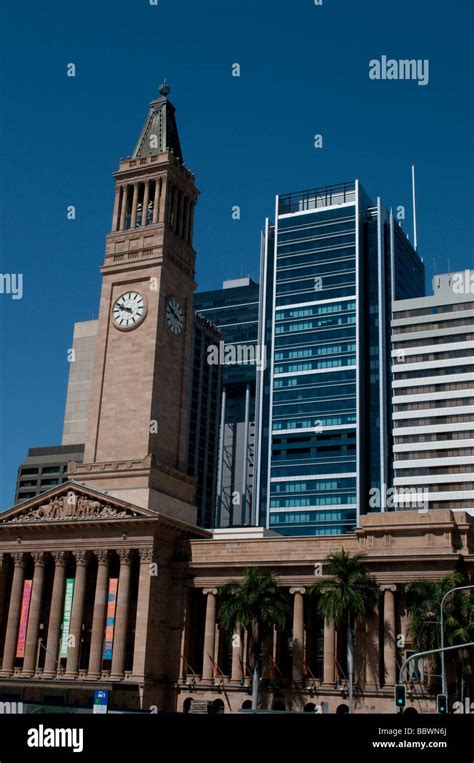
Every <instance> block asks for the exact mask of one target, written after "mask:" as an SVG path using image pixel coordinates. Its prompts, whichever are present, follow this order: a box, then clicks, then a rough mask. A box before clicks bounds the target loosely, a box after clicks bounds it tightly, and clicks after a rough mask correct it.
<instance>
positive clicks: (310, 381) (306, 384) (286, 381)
mask: <svg viewBox="0 0 474 763" xmlns="http://www.w3.org/2000/svg"><path fill="white" fill-rule="evenodd" d="M355 377H356V372H355V369H350V370H349V369H348V370H346V371H332V372H330V373H327V374H324V373H322V374H305V375H304V376H286V377H284V378H283V379H275V380H274V382H273V389H288V388H294V387H297V388H298V389H309V388H310V387H312V388H315V389H318V388H321V387H331V386H334V385H336V384H338V383H341V382H349V381H354V382H355Z"/></svg>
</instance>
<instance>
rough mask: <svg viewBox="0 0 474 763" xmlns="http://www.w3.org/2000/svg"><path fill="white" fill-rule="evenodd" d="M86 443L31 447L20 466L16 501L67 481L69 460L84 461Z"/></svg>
mask: <svg viewBox="0 0 474 763" xmlns="http://www.w3.org/2000/svg"><path fill="white" fill-rule="evenodd" d="M83 453H84V445H54V446H51V447H49V448H30V449H29V450H28V456H27V457H26V458H25V460H24V461H23V462H22V463H21V464H20V466H19V467H18V476H17V481H16V489H15V503H18V502H19V501H24V500H26V499H27V498H34V497H35V496H37V495H40V493H44V491H45V490H49V489H50V488H51V487H54V486H56V485H61V484H62V483H63V482H66V481H67V467H68V461H82V456H83Z"/></svg>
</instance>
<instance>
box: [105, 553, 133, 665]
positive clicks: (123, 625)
mask: <svg viewBox="0 0 474 763" xmlns="http://www.w3.org/2000/svg"><path fill="white" fill-rule="evenodd" d="M117 553H118V555H119V559H120V574H119V583H118V594H117V609H116V612H115V628H114V643H113V647H112V668H111V671H110V677H111V678H117V679H120V678H123V671H124V664H125V648H126V646H127V626H128V609H129V604H130V572H131V563H132V552H131V551H130V549H122V550H120V551H118V552H117Z"/></svg>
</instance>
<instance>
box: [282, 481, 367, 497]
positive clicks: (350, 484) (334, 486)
mask: <svg viewBox="0 0 474 763" xmlns="http://www.w3.org/2000/svg"><path fill="white" fill-rule="evenodd" d="M354 487H355V479H354V478H353V477H346V478H344V479H339V480H310V481H309V482H308V481H305V482H272V483H271V493H272V495H273V494H275V493H308V492H313V491H317V492H319V491H324V492H326V491H328V490H348V489H350V488H354Z"/></svg>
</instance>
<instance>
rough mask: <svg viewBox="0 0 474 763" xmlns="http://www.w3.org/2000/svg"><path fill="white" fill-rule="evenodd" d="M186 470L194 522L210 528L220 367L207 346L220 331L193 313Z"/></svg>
mask: <svg viewBox="0 0 474 763" xmlns="http://www.w3.org/2000/svg"><path fill="white" fill-rule="evenodd" d="M193 329H194V330H193V348H192V353H193V359H192V387H191V410H190V416H189V449H188V472H189V474H190V475H192V476H193V477H195V478H196V480H197V488H196V497H195V503H196V505H197V524H198V525H199V526H200V527H213V526H214V517H215V509H216V489H217V451H218V441H219V405H220V395H221V380H222V366H221V365H220V364H219V363H208V359H209V354H208V348H209V347H212V346H218V345H219V342H221V341H222V334H221V333H220V331H219V330H218V329H217V328H216V327H215V326H214V324H213V323H211V322H210V321H208V320H207V319H206V318H204V317H203V316H202V315H200V313H195V315H194V327H193Z"/></svg>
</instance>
